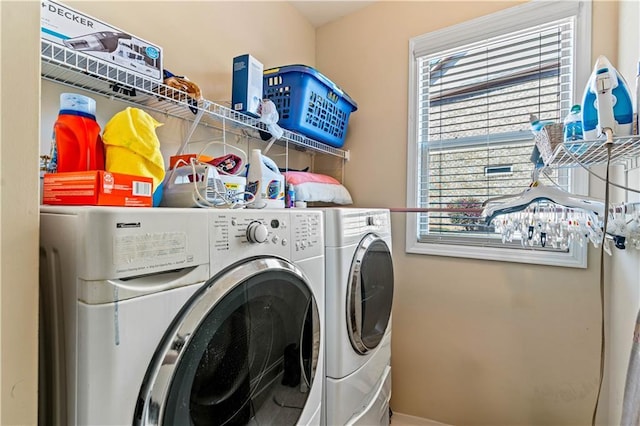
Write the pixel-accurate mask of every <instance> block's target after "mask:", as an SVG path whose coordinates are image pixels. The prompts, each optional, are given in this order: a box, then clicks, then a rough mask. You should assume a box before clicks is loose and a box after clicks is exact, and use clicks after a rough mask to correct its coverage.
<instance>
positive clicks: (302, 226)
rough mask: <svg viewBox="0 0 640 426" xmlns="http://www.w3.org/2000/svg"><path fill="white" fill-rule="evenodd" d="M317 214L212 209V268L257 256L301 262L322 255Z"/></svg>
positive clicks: (301, 211)
mask: <svg viewBox="0 0 640 426" xmlns="http://www.w3.org/2000/svg"><path fill="white" fill-rule="evenodd" d="M322 229H323V220H322V216H321V214H320V212H317V211H304V210H294V209H291V210H289V209H287V210H284V209H268V210H267V209H265V210H211V211H210V215H209V235H210V243H211V247H210V252H211V266H212V268H215V267H224V266H226V265H229V264H231V263H234V262H236V261H238V260H240V259H244V258H247V257H251V256H259V255H273V256H280V257H283V258H285V259H289V260H294V261H295V260H302V259H306V258H310V257H314V256H319V255H323V254H324V236H323V233H322Z"/></svg>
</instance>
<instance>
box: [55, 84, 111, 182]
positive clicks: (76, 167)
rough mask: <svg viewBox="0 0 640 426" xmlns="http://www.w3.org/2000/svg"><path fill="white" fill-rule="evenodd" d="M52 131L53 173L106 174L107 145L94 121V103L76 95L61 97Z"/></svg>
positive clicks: (68, 94)
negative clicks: (98, 171) (105, 150)
mask: <svg viewBox="0 0 640 426" xmlns="http://www.w3.org/2000/svg"><path fill="white" fill-rule="evenodd" d="M53 131H54V140H53V142H52V143H53V146H52V155H51V157H52V158H51V167H50V169H51V170H50V171H52V172H77V171H84V170H104V145H103V143H102V138H101V136H100V126H99V125H98V122H97V121H96V117H95V100H93V99H91V98H89V97H87V96H83V95H78V94H75V93H63V94H61V95H60V111H59V113H58V119H57V120H56V122H55V124H54V126H53Z"/></svg>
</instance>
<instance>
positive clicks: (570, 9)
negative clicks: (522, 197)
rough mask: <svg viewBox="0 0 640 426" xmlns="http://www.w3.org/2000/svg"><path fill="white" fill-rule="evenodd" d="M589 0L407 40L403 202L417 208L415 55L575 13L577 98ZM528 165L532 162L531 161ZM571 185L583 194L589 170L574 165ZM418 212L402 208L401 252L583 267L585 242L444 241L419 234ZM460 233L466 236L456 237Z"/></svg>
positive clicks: (584, 70)
mask: <svg viewBox="0 0 640 426" xmlns="http://www.w3.org/2000/svg"><path fill="white" fill-rule="evenodd" d="M591 8H592V7H591V0H568V1H559V2H548V1H541V0H533V1H531V2H529V3H525V4H522V5H518V6H515V7H512V8H508V9H505V10H502V11H499V12H496V13H493V14H490V15H486V16H483V17H479V18H476V19H473V20H471V21H467V22H463V23H460V24H457V25H453V26H451V27H447V28H443V29H440V30H436V31H433V32H430V33H426V34H423V35H420V36H417V37H414V38H412V39H410V40H409V84H408V90H409V93H408V101H409V107H408V134H407V135H408V138H407V207H409V208H418V207H419V206H418V198H419V197H418V195H419V194H418V179H417V177H418V173H419V170H418V158H419V146H418V124H419V121H420V118H419V116H418V90H417V89H418V84H419V82H418V79H419V72H418V58H419V57H421V56H425V55H429V54H433V53H437V52H440V51H444V50H448V49H452V48H455V47H457V46H464V45H467V44H470V43H473V42H477V41H480V40H483V39H489V38H492V37H500V36H501V35H504V34H508V33H512V32H515V31H518V30H522V29H524V28H529V27H532V26H535V25H539V24H544V23H546V22H551V21H555V20H558V19H562V18H566V17H570V16H575V17H576V22H575V37H574V44H575V52H576V53H575V55H576V56H575V60H574V63H573V71H572V72H573V81H572V85H573V87H572V91H573V98H574V99H573V103H578V102H579V100H580V98H581V96H582V89H583V88H584V85H585V84H586V82H587V81H588V79H589V75H590V72H591V26H592V23H591V15H592V12H591ZM532 167H533V166H532ZM569 173H571V179H570V182H571V187H570V191H571V192H573V193H575V194H580V195H587V194H588V190H589V188H588V173H587V172H586V171H585V170H582V169H579V168H573V169H571V170H570V171H569ZM419 237H420V236H419V229H418V215H417V214H411V213H408V214H407V222H406V252H407V253H412V254H427V255H438V256H450V257H461V258H472V259H483V260H499V261H506V262H517V263H530V264H540V265H550V266H564V267H574V268H586V267H587V244H584V245H580V244H578V243H577V242H576V243H574V244H572V245H571V247H570V248H569V251H568V252H562V253H560V252H552V251H546V250H527V249H524V250H523V249H515V248H513V247H508V246H503V247H501V246H500V244H501V242H500V241H499V240H497V241H496V245H495V246H493V245H492V246H490V247H489V246H477V245H469V244H464V243H462V244H448V243H434V242H423V241H420V240H419ZM459 238H465V237H459Z"/></svg>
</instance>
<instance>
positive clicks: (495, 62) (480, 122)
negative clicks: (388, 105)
mask: <svg viewBox="0 0 640 426" xmlns="http://www.w3.org/2000/svg"><path fill="white" fill-rule="evenodd" d="M590 9H591V4H590V3H589V2H582V1H563V2H538V1H532V2H530V3H526V4H524V5H520V6H517V7H514V8H511V9H507V10H505V11H502V12H498V13H496V14H493V15H489V16H486V17H483V18H479V19H476V20H473V21H470V22H467V23H464V24H460V25H456V26H454V27H450V28H446V29H443V30H440V31H436V32H433V33H429V34H426V35H423V36H419V37H416V38H414V39H412V40H411V42H410V66H409V70H410V72H409V73H410V75H409V102H410V106H409V140H408V154H409V155H408V167H407V170H408V172H407V182H408V185H407V188H408V196H407V202H408V206H409V207H417V208H425V209H426V208H429V209H432V210H433V209H438V208H440V209H442V208H449V209H451V208H481V206H482V203H483V202H484V200H486V199H487V198H490V197H494V196H499V195H505V194H517V193H518V192H521V191H522V190H524V189H526V188H527V187H528V185H529V184H530V183H531V178H532V172H533V170H534V163H533V162H532V160H531V157H532V152H533V148H534V146H535V143H534V139H533V134H532V133H531V130H530V115H532V114H533V115H535V116H537V117H538V119H540V120H551V121H554V122H561V121H562V119H563V118H564V116H565V115H566V114H567V113H568V111H569V110H570V109H571V106H572V105H573V104H575V103H579V102H580V99H581V97H582V88H584V84H586V81H587V79H588V74H589V72H590V68H591V64H590V44H591V38H590V22H591V16H590V15H591V10H590ZM577 175H578V173H577V172H576V171H569V170H566V169H564V170H555V171H554V172H553V173H552V175H551V177H550V178H551V179H552V180H553V181H554V182H555V183H556V184H558V185H560V186H562V187H564V188H565V189H567V190H570V191H574V192H580V193H584V192H585V191H584V189H585V188H584V183H582V182H580V181H579V179H578V176H577ZM407 219H408V220H407V251H408V252H411V253H424V254H437V255H445V256H458V257H472V258H480V259H495V260H510V261H516V262H527V263H540V264H550V265H563V266H574V267H585V266H586V253H585V249H580V248H579V247H577V246H576V247H571V248H570V249H569V250H568V251H564V252H561V251H559V250H553V249H549V248H545V249H536V250H532V249H526V250H523V249H522V248H521V245H520V243H519V242H518V243H514V244H513V245H505V244H503V242H502V239H501V236H500V235H499V234H496V233H495V232H494V230H493V228H492V227H491V226H489V225H487V224H485V223H484V221H483V220H482V219H481V218H480V217H479V215H477V214H471V213H468V212H444V213H443V212H436V211H430V212H421V213H417V214H411V215H408V218H407Z"/></svg>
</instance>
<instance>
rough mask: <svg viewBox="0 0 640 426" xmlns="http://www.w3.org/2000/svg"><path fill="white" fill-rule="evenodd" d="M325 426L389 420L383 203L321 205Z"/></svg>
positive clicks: (388, 272) (389, 277) (389, 282)
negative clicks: (363, 206) (369, 205)
mask: <svg viewBox="0 0 640 426" xmlns="http://www.w3.org/2000/svg"><path fill="white" fill-rule="evenodd" d="M323 212H324V218H325V261H326V301H325V302H326V306H327V308H326V311H325V312H326V342H327V345H326V355H327V358H326V372H327V378H326V395H325V416H326V424H327V425H331V426H333V425H345V424H361V425H367V426H371V425H388V424H389V400H390V398H391V307H392V303H393V283H394V281H393V262H392V259H391V223H390V214H389V210H385V209H352V208H330V209H323Z"/></svg>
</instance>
